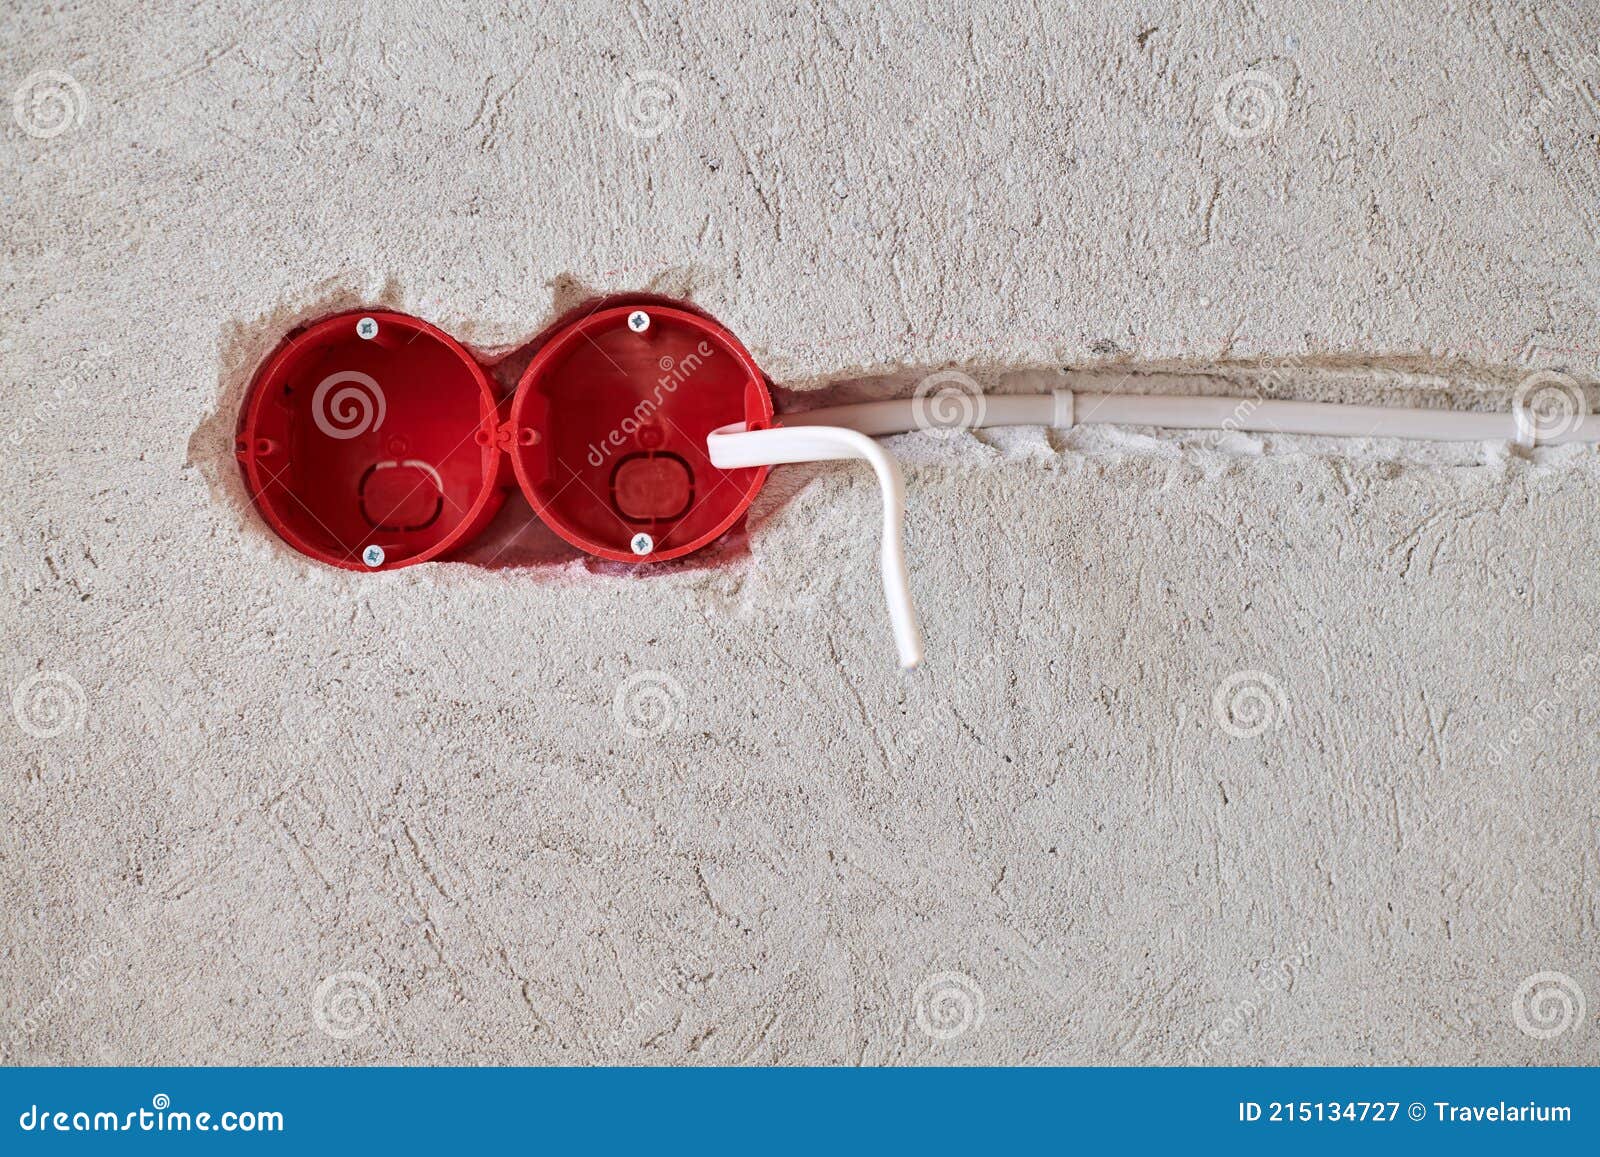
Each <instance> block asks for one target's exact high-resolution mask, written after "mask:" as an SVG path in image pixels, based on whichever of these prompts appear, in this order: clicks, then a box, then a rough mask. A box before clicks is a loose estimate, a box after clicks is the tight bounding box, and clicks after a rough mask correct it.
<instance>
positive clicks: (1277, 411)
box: [706, 390, 1600, 668]
mask: <svg viewBox="0 0 1600 1157" xmlns="http://www.w3.org/2000/svg"><path fill="white" fill-rule="evenodd" d="M1579 402H1580V407H1579V410H1578V412H1577V413H1576V414H1575V415H1572V417H1573V419H1574V420H1573V421H1571V422H1558V423H1556V424H1555V426H1554V428H1552V429H1550V430H1548V431H1545V430H1541V429H1540V428H1539V424H1538V422H1537V421H1536V420H1535V417H1534V415H1533V414H1531V413H1529V412H1528V410H1527V408H1526V407H1525V406H1523V405H1522V404H1521V401H1520V399H1519V401H1518V404H1516V405H1515V406H1514V407H1513V409H1512V412H1510V413H1498V414H1486V413H1464V412H1461V411H1455V410H1422V409H1415V408H1404V407H1388V406H1345V405H1336V404H1332V403H1328V402H1288V401H1279V400H1275V399H1269V398H1216V397H1185V396H1180V395H1172V394H1092V393H1076V392H1074V391H1072V390H1056V391H1054V392H1053V393H1050V394H1000V395H993V396H990V395H981V394H980V395H977V396H976V397H975V398H972V397H967V398H964V399H963V400H962V402H961V405H960V406H959V408H960V409H961V410H963V411H967V410H971V411H972V412H971V413H966V412H963V413H962V414H961V417H962V418H963V419H964V420H963V421H961V422H960V423H958V424H957V425H958V426H960V427H969V428H971V427H984V426H1051V427H1054V428H1056V429H1058V430H1065V429H1070V428H1071V427H1073V426H1098V425H1125V426H1161V427H1168V428H1175V429H1185V430H1244V431H1249V432H1252V433H1261V434H1320V435H1327V436H1331V437H1346V438H1369V437H1370V438H1418V439H1423V440H1425V441H1431V442H1492V441H1507V440H1510V441H1515V442H1518V443H1520V444H1521V445H1524V446H1549V445H1561V444H1564V443H1568V442H1582V443H1596V442H1600V421H1585V419H1586V418H1587V417H1588V415H1587V414H1585V413H1583V412H1582V408H1581V398H1580V399H1579ZM930 409H931V410H932V411H933V417H932V418H931V419H930V413H929V411H930ZM938 410H939V404H938V400H937V398H935V399H933V400H932V401H931V402H930V400H928V399H923V398H901V399H896V400H893V401H887V402H854V403H849V404H846V405H841V406H825V407H823V408H822V409H818V410H806V411H804V412H802V413H800V414H794V415H788V416H787V420H788V421H789V422H804V423H805V425H803V426H801V425H785V426H782V427H779V428H777V429H772V430H746V429H745V427H744V423H742V422H739V423H735V424H734V425H732V426H724V427H722V428H721V429H720V430H715V431H713V432H712V433H711V435H710V436H709V437H708V438H707V439H706V447H707V449H708V450H709V452H710V455H711V464H712V465H713V466H716V467H718V468H720V469H723V470H733V469H738V468H740V467H748V466H775V465H778V464H779V463H783V462H819V461H828V460H835V459H841V458H862V459H865V460H866V461H867V462H869V463H871V464H872V468H873V470H874V471H875V472H876V473H877V475H878V486H879V488H880V489H881V490H882V491H883V590H884V595H885V596H886V597H887V599H888V601H889V621H890V623H891V625H892V626H893V628H894V640H895V646H896V647H897V648H898V649H899V652H900V665H901V666H903V667H907V668H910V667H915V666H916V665H917V664H918V663H920V662H921V661H922V632H921V629H920V628H919V627H918V625H917V613H916V609H915V608H914V607H913V606H912V605H911V591H910V586H909V584H908V582H907V579H906V563H905V547H904V543H903V531H902V529H901V523H902V521H903V520H904V515H905V486H904V483H903V482H902V481H901V477H900V466H899V463H897V462H896V461H895V460H894V458H893V457H892V456H891V455H890V454H889V453H888V452H887V451H886V450H884V449H883V447H881V446H879V445H878V444H877V443H876V442H874V441H873V440H872V437H876V436H881V435H885V434H905V433H909V432H911V431H912V430H932V429H941V428H952V427H950V426H946V425H944V424H942V423H940V422H939V421H938V420H937V417H938ZM780 420H782V419H780ZM869 435H870V436H869Z"/></svg>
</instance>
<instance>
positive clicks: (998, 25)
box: [0, 0, 1600, 1064]
mask: <svg viewBox="0 0 1600 1157" xmlns="http://www.w3.org/2000/svg"><path fill="white" fill-rule="evenodd" d="M0 43H3V44H4V45H5V49H4V51H3V53H0V89H3V90H4V91H5V93H7V94H10V95H12V96H13V97H14V100H13V103H12V105H11V107H10V108H9V109H4V110H0V113H4V114H5V118H4V120H3V123H0V164H3V167H4V173H5V180H4V183H3V191H0V210H3V211H0V222H3V229H4V246H3V262H0V391H3V392H0V401H3V411H0V564H3V565H0V583H3V599H4V607H5V611H4V614H3V615H0V682H3V684H4V689H5V692H6V698H7V700H8V701H7V702H0V743H3V747H0V809H3V812H0V814H3V822H0V908H3V910H4V911H5V913H6V919H5V922H4V933H3V936H0V976H3V977H4V982H3V984H0V1045H3V1048H4V1050H5V1056H6V1058H7V1060H8V1061H9V1062H11V1063H20V1062H31V1063H48V1064H58V1063H110V1062H116V1063H148V1062H172V1063H199V1062H217V1063H234V1062H239V1063H249V1062H267V1063H304V1064H312V1063H387V1062H395V1063H414V1062H523V1063H591V1062H629V1063H633V1062H642V1063H674V1064H676V1063H735V1064H737V1063H771V1062H784V1063H841V1064H856V1063H868V1064H879V1063H889V1064H906V1063H928V1064H947V1063H1006V1064H1010V1063H1030V1064H1032V1063H1046V1062H1051V1063H1087V1062H1093V1063H1118V1064H1120V1063H1192V1062H1195V1061H1210V1062H1213V1063H1272V1062H1281V1063H1368V1062H1373V1063H1405V1062H1441V1063H1446V1062H1451V1063H1453V1062H1467V1063H1474V1062H1483V1063H1538V1064H1545V1063H1564V1064H1572V1063H1595V1062H1596V1061H1597V1060H1600V1025H1597V1024H1596V1023H1595V1021H1596V1015H1597V1012H1600V967H1597V964H1596V961H1597V959H1600V956H1597V947H1600V936H1597V917H1600V901H1597V899H1596V890H1595V871H1596V867H1597V858H1600V851H1597V832H1600V827H1597V821H1600V803H1597V790H1596V786H1595V784H1596V781H1595V766H1596V756H1597V754H1600V752H1597V746H1596V744H1597V739H1596V736H1597V709H1596V702H1597V697H1596V694H1595V690H1596V678H1597V677H1600V672H1597V670H1596V665H1597V662H1600V660H1597V658H1596V656H1597V653H1600V640H1597V637H1596V627H1595V623H1596V616H1595V604H1596V597H1595V596H1596V595H1597V593H1600V584H1597V582H1596V579H1595V577H1594V575H1595V569H1594V560H1595V559H1596V557H1597V556H1600V514H1597V510H1600V469H1597V462H1596V457H1595V454H1594V453H1593V450H1592V448H1591V449H1589V450H1582V449H1574V448H1568V449H1560V450H1540V451H1523V450H1518V449H1515V448H1511V447H1507V446H1504V445H1472V446H1459V447H1435V448H1423V447H1415V446H1406V445H1401V444H1398V443H1385V442H1382V441H1375V440H1370V439H1369V440H1363V441H1358V442H1344V443H1340V442H1332V441H1326V442H1323V441H1317V440H1311V439H1298V438H1290V437H1253V436H1246V435H1230V436H1227V437H1224V438H1216V437H1208V436H1202V435H1197V434H1185V433H1183V432H1174V433H1157V432H1152V431H1138V430H1098V431H1088V430H1080V431H1076V432H1072V433H1046V432H1045V431H1042V430H1018V431H1011V432H1005V433H980V434H968V435H964V436H962V437H958V438H954V439H948V440H941V441H935V440H932V439H925V438H915V437H906V438H900V439H896V440H895V442H894V443H893V446H894V448H895V449H896V451H897V452H899V453H901V454H902V455H903V457H904V458H905V460H906V462H907V466H908V478H909V485H910V490H911V499H910V511H909V524H908V526H909V529H908V535H909V547H910V551H911V558H912V582H913V588H914V591H915V594H916V596H917V598H918V600H919V602H920V604H921V606H922V609H923V612H924V615H925V617H926V620H927V632H928V642H929V661H928V662H927V664H926V666H925V667H924V668H923V669H922V670H920V671H918V672H916V673H914V674H912V675H906V674H902V673H901V672H899V671H898V670H897V669H896V668H895V665H894V663H893V661H892V658H891V654H890V651H889V640H888V630H887V621H886V617H885V614H884V611H883V607H882V605H881V591H880V588H879V582H878V576H877V572H876V551H877V546H876V525H877V523H876V520H877V498H876V494H875V491H874V489H873V487H872V484H871V481H870V479H869V478H868V477H867V475H866V474H865V473H864V472H862V471H860V470H858V469H855V468H852V467H848V466H829V467H800V466H797V467H787V468H784V469H782V470H781V471H779V472H777V473H775V475H774V477H773V479H772V481H771V483H770V484H769V486H768V488H767V490H766V491H765V492H764V494H763V496H762V498H761V500H760V502H759V503H758V505H757V507H756V508H755V510H754V511H753V513H752V516H751V518H750V522H749V527H748V532H747V533H746V534H744V535H742V536H738V537H737V538H736V539H735V540H734V541H732V542H731V543H728V544H725V545H724V546H723V547H722V548H719V549H718V550H717V551H715V552H713V553H712V554H710V555H708V556H706V557H705V558H702V559H699V560H697V561H696V563H695V564H694V565H685V566H681V567H673V568H667V569H665V570H663V571H661V572H653V573H650V574H632V573H627V572H625V571H619V570H616V569H612V568H603V567H598V566H593V565H590V564H589V563H587V562H586V561H585V560H583V559H580V558H576V557H570V556H568V557H565V558H563V559H561V560H559V561H557V562H555V563H549V564H546V565H541V566H530V567H524V568H517V569H510V570H500V571H495V572H489V571H484V570H482V569H479V568H475V567H471V566H467V565H463V564H459V563H445V564H437V565H429V566H425V567H419V568H414V569H409V570H404V571H400V572H395V573H391V574H385V575H381V576H372V575H359V574H350V573H344V572H335V571H333V570H330V569H324V568H320V567H318V566H316V565H315V564H312V563H310V562H308V561H306V560H303V559H301V558H300V557H298V556H296V555H294V554H293V553H292V552H290V551H288V550H287V549H285V548H284V547H283V546H282V545H281V544H279V543H278V542H277V540H275V539H274V538H273V537H272V536H271V535H270V533H269V532H268V531H267V530H266V529H265V527H264V525H263V524H262V522H261V520H260V519H259V518H258V517H257V516H256V515H255V514H254V512H253V511H251V510H250V509H249V507H248V503H247V502H246V501H245V499H244V497H243V495H242V492H241V489H240V487H239V485H238V482H237V479H236V477H235V472H234V469H233V465H232V463H231V461H230V460H229V454H228V448H229V437H230V435H231V429H232V423H233V418H234V412H235V408H236V405H237V400H238V397H239V393H240V391H241V390H242V388H243V386H244V384H245V382H246V381H247V379H248V377H249V374H250V373H251V372H252V371H253V369H254V367H255V366H256V365H257V364H258V362H259V361H260V359H261V358H262V357H263V356H264V355H265V354H266V352H267V351H268V350H269V349H270V348H271V347H272V345H273V344H274V343H275V342H276V341H277V339H278V337H279V336H280V335H281V334H282V333H283V332H284V330H286V329H287V328H289V327H290V326H291V325H293V324H294V323H296V322H298V321H300V320H303V319H307V318H311V317H315V316H317V315H319V314H321V313H325V312H328V311H330V310H333V309H336V308H342V307H345V306H356V305H359V304H368V303H370V304H382V305H387V306H390V307H393V308H397V309H402V310H406V311H409V312H412V313H415V314H418V315H420V316H422V317H425V318H427V319H429V320H430V321H433V322H435V323H436V324H438V325H440V326H442V327H444V328H445V329H446V330H448V331H449V332H451V333H452V334H454V335H456V336H457V337H459V338H461V339H462V340H464V341H467V342H469V343H470V344H472V345H473V346H474V348H476V349H478V350H480V351H488V352H493V351H497V350H503V349H509V348H512V347H514V346H516V345H518V344H520V343H521V342H523V341H525V340H526V339H527V338H528V337H530V336H531V335H532V334H534V333H535V332H537V331H538V329H539V328H541V326H543V325H544V324H545V323H546V322H547V321H548V320H549V319H551V318H552V317H554V316H555V315H556V314H557V313H558V312H559V311H560V310H561V309H562V308H564V307H565V306H566V305H568V304H570V303H571V302H573V301H575V300H579V299H581V298H582V297H583V296H585V295H586V294H589V293H596V292H610V291H626V290H639V289H650V290H655V291H660V292H667V293H672V294H676V295H680V296H686V297H690V298H692V299H693V300H694V301H695V302H696V303H697V304H698V305H700V306H701V307H703V308H705V309H707V310H709V311H711V312H712V313H714V314H715V315H716V316H717V317H719V318H720V319H721V320H722V321H723V322H724V323H726V324H727V325H728V326H729V327H730V328H731V329H732V330H733V331H734V332H735V333H737V334H738V335H739V336H740V337H741V338H742V339H743V340H744V342H745V343H746V344H747V345H748V346H749V348H750V349H751V351H752V352H753V353H754V355H755V356H756V358H757V359H758V361H759V362H760V363H761V364H762V366H763V367H764V368H765V369H766V370H767V372H768V373H769V374H771V375H772V377H773V378H774V379H775V381H776V382H777V383H778V384H779V385H780V386H781V387H783V393H782V395H781V396H782V398H783V401H784V404H785V405H787V406H789V407H790V408H799V407H802V406H804V405H806V404H809V399H808V398H807V396H806V395H807V393H808V392H811V391H818V390H829V391H833V392H837V391H838V390H840V389H842V388H848V389H850V390H853V391H854V392H856V393H859V394H864V395H868V396H873V395H886V394H889V393H892V392H908V391H909V390H910V389H911V388H912V387H913V386H914V385H915V383H916V382H917V380H918V379H919V378H920V377H921V376H922V375H924V374H926V373H928V372H930V371H931V370H933V369H937V368H940V367H945V366H951V365H953V366H958V367H963V368H964V369H965V370H966V371H967V372H971V373H972V374H973V375H974V376H976V377H979V378H980V380H982V381H983V382H985V383H986V384H988V385H989V386H990V387H991V388H995V389H1007V388H1017V385H1018V383H1019V382H1026V383H1038V382H1041V381H1043V382H1046V383H1047V384H1048V382H1050V381H1063V380H1077V379H1072V378H1069V377H1067V376H1064V375H1067V374H1068V372H1069V371H1070V374H1072V375H1088V378H1089V380H1095V381H1099V382H1102V383H1104V382H1107V381H1109V382H1111V383H1112V384H1113V385H1114V386H1115V388H1118V389H1126V390H1134V391H1137V390H1146V389H1159V388H1163V383H1166V384H1171V382H1172V380H1173V379H1172V378H1171V377H1170V375H1173V374H1177V375H1180V377H1179V379H1178V384H1179V386H1180V387H1181V388H1187V389H1205V390H1208V391H1209V392H1215V393H1233V392H1244V391H1247V390H1249V389H1250V388H1251V387H1252V386H1253V385H1259V384H1260V383H1261V382H1262V381H1265V380H1268V379H1267V378H1266V377H1264V376H1263V375H1265V374H1269V373H1270V375H1271V376H1270V384H1271V388H1272V389H1273V391H1274V392H1275V395H1276V396H1282V397H1304V398H1343V399H1348V400H1367V401H1371V400H1380V401H1385V402H1389V403H1392V404H1428V405H1439V406H1460V407H1505V406H1507V405H1508V404H1509V399H1510V397H1511V393H1512V391H1513V389H1514V388H1515V386H1516V385H1517V383H1518V382H1519V381H1522V380H1523V379H1524V378H1525V377H1526V376H1527V375H1528V374H1530V373H1532V372H1534V371H1536V370H1551V371H1556V372H1560V373H1564V374H1566V375H1569V376H1570V378H1571V379H1572V381H1573V382H1574V383H1576V384H1577V385H1578V386H1579V387H1580V388H1591V387H1593V385H1594V384H1595V381H1596V369H1597V358H1596V355H1595V350H1596V348H1597V344H1596V339H1595V316H1596V307H1597V304H1600V288H1597V286H1600V278H1597V273H1600V252H1597V242H1600V201H1597V199H1596V192H1597V188H1600V158H1597V140H1600V103H1597V96H1600V58H1597V57H1596V55H1595V54H1596V51H1597V49H1600V13H1596V11H1595V10H1594V9H1593V7H1592V6H1590V5H1583V4H1569V3H1522V2H1493V3H1488V2H1472V3H1453V4H1447V5H1444V6H1440V5H1414V4H1404V3H1373V4H1365V5H1360V6H1359V7H1358V8H1351V7H1350V6H1348V5H1342V4H1318V5H1306V4H1304V3H1282V4H1278V3H1251V4H1238V3H1221V2H1216V0H1202V2H1197V3H1188V4H1181V5H1179V4H1158V3H1150V4H1144V3H1138V4H1123V3H1110V4H1104V5H1093V4H1088V3H1078V4H1071V3H1059V4H1044V5H1031V4H1025V3H1019V2H995V3H986V4H981V5H960V6H944V5H930V6H922V5H914V4H900V3H894V4H886V5H870V6H869V5H865V4H862V5H855V4H844V3H826V4H821V5H816V4H810V3H802V4H789V3H783V4H779V3H754V4H739V5H722V6H718V7H715V8H706V7H705V6H696V5H676V4H667V3H652V4H646V3H640V2H637V0H636V2H633V3H628V4H621V5H611V4H606V5H597V4H588V5H576V6H571V5H548V6H542V7H540V6H531V5H527V6H525V5H486V6H471V8H470V10H468V11H454V10H452V11H444V10H441V9H440V8H439V7H438V6H436V5H424V4H411V3H395V4H378V3H366V4H348V3H340V2H333V3H325V4H317V5H308V6H299V5H290V4H266V5H260V4H251V5H243V4H231V3H224V4H219V5H208V6H205V7H203V8H201V7H191V6H188V5H151V4H141V3H107V2H98V0H97V2H91V3H77V4H62V5H50V6H42V5H32V4H28V5H9V6H7V7H6V10H5V12H4V13H3V14H0ZM1284 366H1287V369H1282V368H1281V367H1284ZM1272 367H1280V368H1279V369H1273V368H1272ZM830 396H831V395H830ZM1588 397H1589V401H1590V403H1591V404H1592V403H1593V401H1594V394H1593V392H1592V389H1590V393H1589V395H1588ZM1597 420H1600V419H1597ZM510 530H511V531H512V532H515V531H516V530H517V528H515V527H513V528H510ZM641 689H642V690H643V692H644V693H645V694H646V695H647V696H648V697H650V701H653V702H654V703H656V704H657V705H658V706H664V707H665V710H664V711H662V712H661V713H660V714H659V715H652V716H649V718H648V720H646V721H645V722H643V723H641V722H640V720H641V718H643V716H642V715H641V714H640V712H641V711H642V709H643V706H644V705H645V701H644V700H641V698H640V695H641ZM1252 711H1254V712H1256V714H1251V712H1252Z"/></svg>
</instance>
